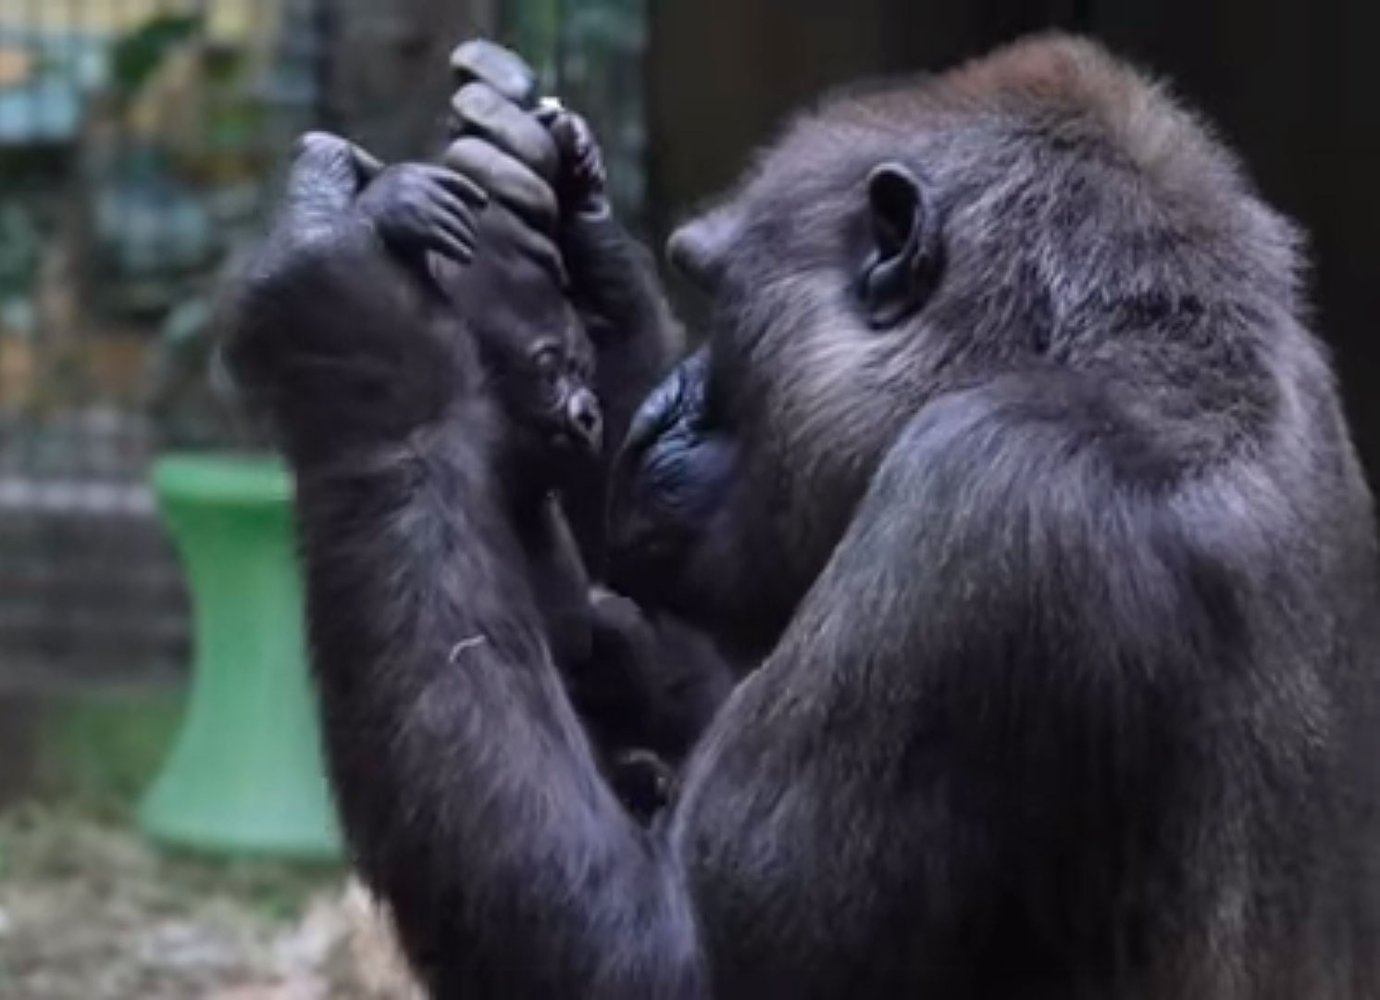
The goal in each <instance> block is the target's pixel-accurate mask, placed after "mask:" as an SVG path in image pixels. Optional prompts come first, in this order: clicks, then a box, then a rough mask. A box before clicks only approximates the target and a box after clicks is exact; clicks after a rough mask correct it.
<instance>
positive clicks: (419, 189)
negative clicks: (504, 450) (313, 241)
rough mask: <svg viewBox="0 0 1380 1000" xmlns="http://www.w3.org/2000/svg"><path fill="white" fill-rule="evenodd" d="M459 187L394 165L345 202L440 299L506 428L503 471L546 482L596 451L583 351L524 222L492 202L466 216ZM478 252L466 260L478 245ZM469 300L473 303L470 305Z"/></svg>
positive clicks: (558, 286) (578, 327) (446, 174)
mask: <svg viewBox="0 0 1380 1000" xmlns="http://www.w3.org/2000/svg"><path fill="white" fill-rule="evenodd" d="M465 186H466V182H465V181H464V179H463V178H461V177H459V176H458V175H456V174H455V173H453V172H452V171H450V170H448V169H447V168H445V167H440V166H435V165H431V164H425V163H403V164H398V165H395V166H391V167H387V168H384V169H382V170H381V171H379V172H378V173H377V174H376V175H375V176H374V177H373V178H372V179H371V180H370V181H369V182H368V184H367V186H366V187H365V188H364V190H363V191H362V192H360V196H359V199H358V201H357V202H356V205H357V207H358V209H359V210H360V212H361V213H362V214H363V216H364V218H365V219H366V220H367V221H368V222H369V223H370V224H371V225H372V226H373V228H374V231H375V232H376V233H377V234H378V236H379V238H380V239H381V240H382V242H383V243H384V245H385V246H386V247H387V248H388V250H389V251H391V252H392V253H393V254H394V255H396V256H397V257H398V258H399V259H401V260H402V261H404V262H405V263H407V264H408V265H409V266H411V267H412V268H413V269H414V271H415V274H416V276H417V277H418V278H419V280H421V281H422V282H423V283H424V284H425V285H427V286H428V287H430V288H431V289H432V290H433V291H434V292H435V293H436V294H437V295H439V296H442V297H443V298H445V299H447V300H449V301H450V302H451V303H452V304H453V305H454V308H455V309H456V311H457V313H458V314H459V315H460V316H461V318H462V319H463V320H464V323H465V326H466V328H467V329H468V330H469V331H470V332H471V333H472V334H473V336H474V339H475V343H476V345H477V347H478V349H479V356H480V360H481V362H482V364H483V367H484V370H485V373H486V375H487V377H488V379H489V382H490V385H491V386H492V389H493V391H494V393H495V396H496V398H497V401H498V402H499V404H500V406H501V408H502V410H503V412H504V414H505V415H506V416H507V418H508V420H509V421H510V422H511V424H512V429H513V431H514V432H515V436H514V439H513V441H512V444H513V451H512V459H513V461H512V463H511V468H510V472H511V474H513V475H515V476H517V477H518V479H519V480H521V481H523V482H527V481H530V480H531V479H532V478H533V477H536V478H539V479H543V480H548V479H550V478H551V477H552V476H553V475H554V476H555V477H556V480H555V481H549V482H546V483H545V485H546V486H548V487H554V486H556V485H559V478H560V473H561V472H562V470H565V469H568V468H569V467H570V465H569V463H571V462H579V461H585V460H588V459H589V458H591V457H593V456H595V455H597V454H598V453H599V451H600V448H601V445H602V426H603V420H602V416H601V413H600V408H599V401H598V398H597V397H596V396H595V394H594V392H593V390H592V389H591V388H590V386H591V382H592V379H593V376H594V371H593V368H594V349H593V346H592V345H591V344H590V341H589V338H588V337H587V336H586V334H585V330H584V327H583V325H582V324H581V322H580V320H579V318H578V317H577V316H576V314H575V311H574V309H573V308H572V307H571V305H570V303H569V300H568V299H567V297H566V294H565V289H564V271H563V269H562V267H561V264H560V261H559V260H558V259H557V258H556V257H555V256H554V255H552V254H550V253H542V252H541V249H540V248H539V247H534V246H533V245H532V243H531V240H530V238H528V237H527V236H526V229H525V225H524V223H522V222H521V221H520V220H518V219H517V218H516V217H514V216H513V215H512V214H511V213H510V212H509V211H508V210H507V209H505V208H504V207H503V206H501V205H499V204H497V203H492V204H490V205H488V206H487V207H486V208H485V209H484V210H483V211H482V212H478V213H476V212H475V211H474V210H473V209H472V208H471V207H470V205H469V204H467V202H466V201H465V200H464V197H463V196H464V193H465V191H464V188H465ZM481 240H482V241H483V243H484V245H485V252H484V253H483V254H480V255H478V257H476V256H475V254H474V247H475V245H476V243H477V242H479V241H481ZM476 304H478V307H477V308H476Z"/></svg>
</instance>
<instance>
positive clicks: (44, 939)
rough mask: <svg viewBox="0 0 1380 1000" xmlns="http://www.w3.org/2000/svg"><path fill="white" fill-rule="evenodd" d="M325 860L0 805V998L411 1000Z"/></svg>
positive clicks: (384, 947) (357, 904)
mask: <svg viewBox="0 0 1380 1000" xmlns="http://www.w3.org/2000/svg"><path fill="white" fill-rule="evenodd" d="M418 996H419V994H417V992H416V991H415V989H414V988H413V987H412V986H411V984H410V983H409V982H408V981H407V979H406V977H405V975H403V974H402V973H401V971H400V966H399V964H398V962H397V957H396V953H395V952H394V951H393V949H392V942H391V939H390V938H389V936H388V932H387V929H386V924H385V922H384V921H383V919H382V918H381V917H379V915H378V912H377V910H376V909H375V908H374V907H373V906H372V905H371V904H370V903H369V902H368V901H367V900H366V899H365V897H364V895H363V893H362V891H361V890H359V889H358V887H356V886H353V885H352V884H350V883H349V882H347V880H346V879H345V877H344V876H343V875H342V874H341V873H340V872H339V871H334V870H322V869H314V870H313V869H304V868H300V867H294V866H289V865H283V864H275V863H268V862H240V861H237V862H229V863H226V862H209V861H206V860H199V859H195V858H189V857H183V856H178V855H172V854H169V853H166V852H164V851H162V850H159V849H154V848H153V847H151V846H150V845H149V844H148V843H147V842H146V841H144V840H143V839H142V838H140V837H139V835H138V834H137V833H134V832H132V831H130V830H129V829H128V828H127V827H125V826H124V825H121V824H116V823H110V822H102V821H99V820H94V819H91V818H87V817H83V816H80V815H76V814H72V813H64V812H62V811H60V810H54V809H52V808H49V807H39V806H20V807H14V808H10V809H8V810H6V812H5V813H4V814H3V815H0V997H3V998H5V1000H203V998H204V1000H318V998H321V1000H325V998H331V1000H336V998H340V1000H416V998H417V997H418Z"/></svg>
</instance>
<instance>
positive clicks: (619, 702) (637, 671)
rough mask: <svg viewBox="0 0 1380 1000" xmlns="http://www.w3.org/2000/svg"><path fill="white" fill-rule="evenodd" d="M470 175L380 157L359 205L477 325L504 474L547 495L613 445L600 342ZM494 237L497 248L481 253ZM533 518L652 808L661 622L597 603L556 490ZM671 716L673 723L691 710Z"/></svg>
mask: <svg viewBox="0 0 1380 1000" xmlns="http://www.w3.org/2000/svg"><path fill="white" fill-rule="evenodd" d="M465 183H466V182H465V181H464V180H463V179H462V178H459V177H458V176H457V175H455V174H454V173H452V172H451V171H450V170H448V169H447V168H445V167H438V166H433V165H429V164H423V163H404V164H399V165H396V166H391V167H388V168H385V169H382V170H379V171H378V172H377V173H376V174H375V175H374V176H373V178H372V179H371V180H369V181H368V183H367V186H366V187H365V188H364V189H363V191H361V192H360V195H359V197H358V199H357V201H356V202H355V204H356V207H357V208H358V210H359V211H360V213H361V214H362V216H363V217H364V219H365V220H366V221H367V222H368V223H369V224H370V225H371V226H372V228H373V230H374V232H375V233H376V234H377V235H378V237H379V239H380V240H381V241H382V243H383V244H384V246H385V247H386V248H387V250H388V251H389V252H391V253H392V254H393V255H394V256H395V257H396V258H397V259H399V260H401V261H402V262H404V263H405V264H406V265H407V266H408V267H409V268H411V269H412V270H413V272H414V275H415V276H416V277H417V278H418V280H419V281H421V282H422V283H423V284H424V285H425V286H426V287H427V288H429V289H430V290H431V291H432V292H433V293H434V294H436V295H437V296H439V297H441V298H443V299H444V300H445V301H446V302H447V303H448V304H449V306H448V308H449V309H450V310H452V311H453V313H454V315H456V316H458V317H459V318H460V319H461V320H462V321H463V323H464V326H465V328H466V329H467V330H469V331H470V333H471V334H473V336H474V340H475V343H476V345H477V347H478V349H479V357H480V360H481V363H482V365H483V368H484V371H485V376H486V379H487V382H488V385H489V387H490V388H491V390H492V391H493V393H494V398H495V400H496V402H497V403H498V404H499V407H500V409H501V410H502V412H503V413H504V415H505V417H506V418H507V420H508V421H509V423H510V429H511V431H512V432H513V433H512V434H510V435H509V436H508V437H507V438H506V442H505V448H504V449H503V452H504V455H505V461H504V466H505V468H504V470H503V479H504V481H505V484H506V486H507V488H508V490H509V492H510V495H516V496H519V497H524V496H525V497H535V496H538V495H543V496H544V495H546V494H549V493H550V492H551V491H553V490H555V491H559V490H561V488H562V487H563V486H565V485H566V484H567V483H569V482H570V481H571V480H570V476H569V473H570V472H572V471H573V470H574V468H575V463H578V462H584V461H589V460H591V459H592V458H593V457H595V456H597V455H598V453H599V451H600V448H601V443H602V442H601V437H602V434H601V424H602V420H601V414H600V407H599V402H598V399H597V397H596V396H595V394H594V392H593V391H592V390H591V389H590V385H591V383H592V380H593V377H594V370H593V368H594V349H593V345H592V343H591V342H590V340H589V337H588V336H587V335H586V333H585V330H584V326H583V324H582V323H581V322H580V320H579V318H578V316H577V315H576V313H575V311H574V309H573V308H572V307H571V305H570V302H569V299H568V298H567V296H566V294H565V272H564V268H563V266H562V263H561V261H560V260H559V258H557V257H555V256H554V255H553V254H551V253H550V252H543V251H544V249H545V248H544V246H543V245H541V244H537V243H534V242H533V241H532V240H531V238H530V236H528V235H527V232H528V231H527V229H526V225H525V223H522V222H521V221H520V220H519V219H517V218H516V217H515V216H514V215H513V214H512V213H511V212H509V211H508V210H507V209H506V208H504V207H503V206H502V205H500V204H497V203H493V202H491V203H490V204H489V205H487V206H486V207H485V208H484V210H483V211H481V212H476V211H474V210H473V209H472V208H471V207H470V205H469V204H468V203H467V202H466V200H465V198H464V196H465V195H466V194H467V191H466V190H465ZM481 241H482V243H483V246H484V251H483V253H480V254H476V253H475V252H474V250H475V247H476V246H477V245H478V244H479V243H480V242H481ZM518 506H519V508H521V507H522V506H523V505H522V504H521V503H520V504H519V505H518ZM524 522H525V524H526V530H525V531H523V532H522V534H523V536H524V538H525V539H526V541H527V542H528V551H527V558H528V561H529V562H530V563H531V564H532V567H533V572H532V573H531V574H530V581H531V585H532V586H533V588H534V590H535V591H536V593H537V599H538V603H539V604H540V606H541V610H542V614H543V617H544V618H545V619H546V622H547V633H548V638H549V641H550V643H551V647H552V651H553V654H554V656H555V659H556V662H557V663H558V664H559V666H560V669H561V673H562V675H563V677H564V679H565V681H566V683H567V685H569V686H571V696H572V698H573V699H574V700H575V703H576V705H577V708H578V709H580V710H581V712H580V714H581V716H582V717H583V718H584V720H585V723H586V726H587V727H589V732H590V735H591V737H592V738H593V741H594V743H595V745H596V746H597V747H598V748H599V750H600V756H601V758H602V760H603V766H604V770H605V773H606V774H607V775H608V778H609V781H610V783H611V785H612V786H613V788H614V791H615V793H616V794H617V795H618V796H619V798H620V799H621V800H622V801H623V803H624V805H625V806H626V807H627V808H628V809H629V811H630V812H632V813H633V814H634V815H635V816H637V817H638V818H639V819H641V820H643V821H649V820H650V819H651V818H652V817H653V816H654V815H655V814H656V813H657V812H658V811H659V810H660V809H661V808H662V807H663V806H664V805H665V804H666V803H667V801H668V800H669V798H670V797H671V795H672V794H673V789H674V787H675V778H676V775H675V771H674V769H673V768H672V767H671V766H670V764H669V763H668V762H667V758H666V757H663V756H662V755H661V753H660V752H659V751H658V750H657V749H653V748H650V747H643V746H639V745H636V744H637V743H639V742H641V741H640V740H635V739H630V738H629V737H630V734H629V733H627V732H624V731H623V730H624V728H625V727H626V725H627V724H629V723H631V722H632V721H633V719H632V716H634V715H635V714H636V711H635V709H634V708H632V707H630V706H631V705H632V704H633V703H637V699H638V698H639V697H640V698H642V699H643V700H645V701H648V702H649V703H650V702H652V701H655V700H657V699H656V698H655V696H654V695H648V694H646V693H645V692H643V691H642V688H643V687H645V685H646V684H647V683H649V682H650V681H649V679H647V678H644V677H642V673H645V668H643V666H642V665H643V664H644V662H645V661H648V660H649V659H650V658H651V655H652V654H651V653H650V652H649V650H648V649H647V648H644V647H646V646H647V644H648V643H650V642H652V641H653V639H652V638H651V636H650V627H649V626H648V625H647V623H645V622H642V621H641V620H640V617H639V616H638V615H636V614H635V613H633V612H632V609H631V605H630V604H628V602H626V601H620V600H618V599H616V598H613V597H612V596H611V595H607V594H604V595H602V596H600V597H598V598H596V599H595V600H594V601H593V602H592V603H591V602H590V600H589V597H588V583H589V581H588V580H587V578H586V575H585V572H584V568H583V567H582V566H581V565H580V562H579V559H578V557H577V556H576V555H575V550H574V546H573V544H572V543H571V541H570V539H569V537H568V527H567V525H566V524H565V521H564V518H563V517H562V516H561V514H560V513H559V510H558V508H557V507H556V505H555V504H554V503H543V504H541V505H540V507H539V510H538V511H537V512H536V513H535V514H534V515H532V516H531V517H530V518H524ZM687 655H688V654H687ZM714 676H715V677H716V678H717V676H718V675H717V674H715V675H714ZM625 689H626V690H625ZM660 700H665V699H660ZM676 700H677V701H679V698H678V699H676ZM625 703H626V704H625ZM664 721H665V723H666V726H667V728H668V730H669V732H668V737H669V736H671V735H674V734H675V732H676V731H677V725H676V723H677V722H678V721H679V720H678V719H675V718H670V719H667V720H664Z"/></svg>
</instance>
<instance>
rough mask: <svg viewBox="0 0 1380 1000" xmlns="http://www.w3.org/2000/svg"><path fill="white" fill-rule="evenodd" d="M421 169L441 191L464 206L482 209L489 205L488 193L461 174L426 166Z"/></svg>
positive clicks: (446, 168)
mask: <svg viewBox="0 0 1380 1000" xmlns="http://www.w3.org/2000/svg"><path fill="white" fill-rule="evenodd" d="M423 169H424V170H425V171H426V175H427V176H428V177H430V178H431V179H432V180H433V181H435V182H436V183H437V184H438V185H440V186H441V188H442V189H444V190H445V191H446V192H448V193H449V194H451V195H453V196H454V197H456V198H458V199H459V200H460V201H462V202H464V203H465V204H467V205H473V206H475V207H476V208H483V207H484V206H485V205H487V204H488V203H489V192H487V191H485V190H484V189H483V188H482V187H480V186H479V185H478V184H476V183H475V182H474V181H472V180H470V179H469V178H468V177H466V176H464V175H463V174H457V173H456V172H455V171H454V170H451V169H449V168H448V167H432V166H428V167H425V168H423Z"/></svg>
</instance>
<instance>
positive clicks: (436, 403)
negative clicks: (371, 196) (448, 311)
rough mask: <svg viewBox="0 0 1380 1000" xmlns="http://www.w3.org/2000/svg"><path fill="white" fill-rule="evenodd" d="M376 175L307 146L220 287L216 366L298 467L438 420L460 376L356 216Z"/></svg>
mask: <svg viewBox="0 0 1380 1000" xmlns="http://www.w3.org/2000/svg"><path fill="white" fill-rule="evenodd" d="M385 176H386V174H384V173H383V171H382V167H381V166H380V164H379V163H378V161H376V160H375V159H374V158H373V157H371V156H369V155H368V154H367V153H365V152H364V151H363V150H360V149H359V148H358V147H356V146H354V145H352V144H351V143H349V142H347V141H345V140H344V139H341V138H339V137H337V136H333V135H329V134H327V133H323V132H314V133H310V134H308V135H306V136H304V137H303V138H302V139H300V140H299V141H298V144H297V149H296V155H295V157H294V160H293V163H292V166H291V168H290V171H289V174H288V178H287V187H286V191H285V192H284V196H283V200H282V202H281V204H280V207H279V209H278V213H277V218H276V219H275V221H274V223H273V226H272V228H271V230H270V232H269V234H268V235H267V237H266V238H265V240H264V242H263V244H262V245H261V246H260V247H259V248H258V250H257V251H256V252H255V253H254V254H253V255H252V256H251V257H250V259H249V260H248V261H247V262H246V265H245V267H244V269H243V273H241V274H240V275H239V276H238V277H237V278H236V279H235V280H233V281H231V282H230V283H228V285H227V287H226V290H225V298H224V299H223V301H222V303H221V308H222V310H223V317H222V322H221V323H220V326H221V329H222V330H223V331H224V337H225V343H224V350H225V359H226V362H227V364H228V366H229V369H230V371H231V372H232V373H233V374H234V376H235V378H236V380H237V382H238V383H239V384H240V385H241V387H243V388H244V389H245V390H246V391H247V392H249V393H250V394H251V395H252V396H254V397H256V398H257V400H258V401H259V402H260V404H261V405H262V407H263V408H264V410H265V411H266V412H267V413H268V414H269V415H270V416H271V418H272V420H273V422H274V423H275V425H276V426H277V428H278V429H279V431H280V432H281V434H282V437H283V444H284V446H285V447H286V448H287V450H288V451H289V453H290V454H292V455H293V457H294V458H295V459H297V460H308V459H315V458H316V457H321V456H325V455H334V454H339V453H341V449H343V448H349V447H353V446H354V445H355V444H357V443H360V442H364V441H371V442H374V441H379V440H384V439H386V440H397V439H399V438H400V437H401V436H402V435H404V434H406V433H407V432H409V431H410V430H411V429H412V428H415V427H417V426H419V425H421V424H422V423H425V422H427V421H431V420H434V419H436V418H437V416H438V415H439V414H441V413H442V412H443V411H444V410H445V408H446V406H447V404H448V403H449V402H450V401H451V399H452V398H453V396H454V394H455V391H456V390H455V386H456V384H457V379H456V378H455V372H456V370H457V369H460V368H463V367H464V366H465V365H466V358H465V357H463V356H461V354H460V353H459V352H458V351H457V348H456V344H457V342H458V341H457V340H456V338H452V337H448V336H444V334H445V333H446V332H447V331H446V330H443V329H439V328H433V322H432V314H431V313H430V312H429V311H428V310H427V309H426V303H425V301H424V300H423V298H422V296H421V294H420V289H419V286H418V285H417V284H416V282H414V281H411V280H410V279H409V276H408V274H407V271H406V269H405V268H404V267H403V266H401V265H400V263H399V262H398V261H396V260H394V259H393V258H392V257H391V256H390V255H389V254H388V253H386V252H385V251H384V249H383V247H382V246H381V245H380V242H379V240H378V239H377V238H376V236H375V234H374V232H375V230H374V226H373V221H372V219H371V217H370V215H369V214H368V213H367V212H364V211H361V210H360V208H359V200H360V192H361V191H362V190H364V189H365V188H366V187H367V186H372V185H373V184H377V183H379V179H380V178H381V177H385ZM390 186H391V185H387V184H385V188H384V189H383V190H384V191H385V192H386V190H387V188H388V187H390ZM476 195H477V196H482V193H480V192H476Z"/></svg>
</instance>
